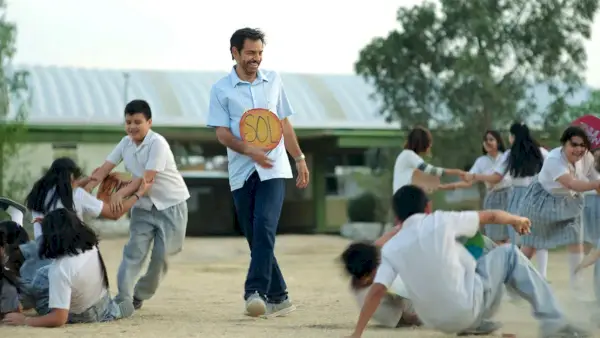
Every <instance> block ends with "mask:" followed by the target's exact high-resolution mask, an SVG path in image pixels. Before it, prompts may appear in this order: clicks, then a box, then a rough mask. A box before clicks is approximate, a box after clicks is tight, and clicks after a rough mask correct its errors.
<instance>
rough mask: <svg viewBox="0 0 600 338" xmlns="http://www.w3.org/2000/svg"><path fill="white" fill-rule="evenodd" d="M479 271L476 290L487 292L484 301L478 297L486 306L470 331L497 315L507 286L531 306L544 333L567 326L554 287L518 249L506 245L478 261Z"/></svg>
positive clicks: (482, 308) (493, 250)
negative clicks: (551, 286) (553, 291)
mask: <svg viewBox="0 0 600 338" xmlns="http://www.w3.org/2000/svg"><path fill="white" fill-rule="evenodd" d="M476 272H477V274H478V275H479V277H480V278H478V279H476V282H475V290H483V298H481V296H480V295H476V296H475V297H476V299H477V298H480V299H482V306H481V307H480V309H481V311H480V314H479V318H478V320H477V321H476V322H475V324H474V326H473V327H472V328H470V329H475V328H477V327H478V326H479V325H481V323H483V322H484V321H486V320H489V319H491V318H492V317H493V316H494V315H495V314H496V312H497V310H498V308H499V306H500V303H501V301H502V295H503V290H504V285H506V286H507V287H509V288H511V289H512V290H514V291H515V292H516V293H517V294H518V295H519V296H521V297H522V298H523V299H524V300H526V301H527V302H529V304H531V306H532V308H533V316H534V317H535V319H536V320H538V321H539V323H540V327H541V331H542V333H545V334H549V333H553V332H556V331H558V330H560V329H561V328H563V327H564V326H565V325H567V320H566V318H565V316H564V314H563V312H562V311H561V310H560V308H559V305H558V302H557V300H556V298H555V297H554V294H553V293H552V290H551V289H550V286H549V285H548V283H547V282H546V280H545V279H544V277H542V276H541V275H540V273H539V272H538V271H537V270H536V269H535V267H533V265H532V264H531V262H530V261H529V259H527V257H525V255H523V253H521V251H520V250H519V248H518V247H517V246H515V245H512V244H505V245H501V246H498V247H496V248H495V249H492V250H491V251H490V252H488V253H487V254H486V255H484V256H483V257H481V258H480V259H479V260H478V261H477V268H476ZM478 284H479V285H478Z"/></svg>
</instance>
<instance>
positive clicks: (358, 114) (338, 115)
mask: <svg viewBox="0 0 600 338" xmlns="http://www.w3.org/2000/svg"><path fill="white" fill-rule="evenodd" d="M18 68H20V69H26V70H28V71H29V73H30V76H29V78H28V81H29V88H30V92H31V94H32V100H31V106H30V109H29V117H28V121H29V122H30V123H32V124H46V125H57V126H59V125H84V124H96V125H113V126H117V125H119V126H120V125H121V124H122V123H123V114H122V112H123V108H124V105H125V103H126V102H127V101H129V100H131V99H134V98H141V99H145V100H147V101H148V102H149V103H150V105H151V107H152V111H153V122H154V124H155V125H157V126H193V125H197V126H199V127H200V126H205V125H206V116H207V109H208V101H209V95H210V89H211V86H212V85H213V83H215V82H216V81H217V80H219V79H220V78H221V77H223V76H225V75H226V74H227V73H225V72H208V71H160V70H116V69H93V68H73V67H55V66H22V67H18ZM124 74H129V80H128V85H127V86H126V85H125V83H126V80H125V76H124ZM281 77H282V79H283V82H284V84H285V86H286V91H287V94H288V98H289V100H290V102H291V104H292V106H293V107H294V109H295V111H296V114H295V115H294V116H292V118H291V120H292V122H293V123H294V126H295V127H297V128H317V129H397V128H398V124H397V123H393V124H389V123H386V122H385V120H384V117H383V116H382V115H380V114H379V107H380V105H379V103H378V101H376V100H374V99H373V98H372V93H373V91H374V89H373V87H372V86H370V85H369V84H368V83H366V82H365V81H364V80H363V79H362V78H361V77H359V76H356V75H322V74H290V73H281ZM125 87H127V89H126V88H125ZM590 89H591V88H589V87H585V88H584V89H582V90H581V91H579V92H577V93H575V94H574V95H573V96H572V97H571V98H569V100H568V101H569V103H571V104H577V103H580V102H582V101H584V100H586V99H587V98H588V97H589V93H590ZM531 94H533V96H534V97H536V99H537V100H538V105H539V109H540V111H543V110H544V109H545V107H546V106H547V105H548V104H549V103H550V102H551V100H550V95H549V94H548V90H547V86H544V85H537V86H535V87H534V88H532V89H531ZM13 113H14V112H13ZM540 119H541V115H537V116H536V115H534V116H531V117H530V118H529V119H528V122H529V123H530V124H531V125H533V126H536V125H541V122H542V121H541V120H540Z"/></svg>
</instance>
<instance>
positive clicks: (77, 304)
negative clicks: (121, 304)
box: [48, 248, 108, 314]
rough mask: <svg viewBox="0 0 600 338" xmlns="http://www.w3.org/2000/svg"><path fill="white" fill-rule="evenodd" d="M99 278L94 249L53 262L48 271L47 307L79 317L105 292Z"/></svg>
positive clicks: (101, 280) (102, 276)
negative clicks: (67, 311) (78, 315)
mask: <svg viewBox="0 0 600 338" xmlns="http://www.w3.org/2000/svg"><path fill="white" fill-rule="evenodd" d="M103 278H104V275H103V273H102V265H101V264H100V258H99V256H98V249H97V248H93V249H91V250H88V251H85V252H83V253H80V254H79V255H77V256H64V257H61V258H58V259H55V260H53V261H52V263H50V267H49V270H48V282H49V291H48V293H49V303H48V306H49V307H50V309H62V310H69V313H73V314H80V313H83V312H84V311H85V310H87V309H89V308H90V307H92V306H93V305H95V304H96V303H97V302H98V301H99V300H100V299H101V298H102V297H104V296H105V295H106V293H107V292H108V291H107V290H106V288H105V287H104V281H103Z"/></svg>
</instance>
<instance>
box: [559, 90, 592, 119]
mask: <svg viewBox="0 0 600 338" xmlns="http://www.w3.org/2000/svg"><path fill="white" fill-rule="evenodd" d="M599 113H600V90H594V91H592V92H591V93H590V97H589V98H588V99H587V100H586V101H584V102H581V103H580V104H577V105H571V106H569V107H568V108H567V109H566V110H565V113H564V114H563V116H561V119H560V120H559V123H560V125H563V126H567V125H569V124H571V122H573V121H574V120H576V119H578V118H580V117H582V116H585V115H595V116H598V114H599Z"/></svg>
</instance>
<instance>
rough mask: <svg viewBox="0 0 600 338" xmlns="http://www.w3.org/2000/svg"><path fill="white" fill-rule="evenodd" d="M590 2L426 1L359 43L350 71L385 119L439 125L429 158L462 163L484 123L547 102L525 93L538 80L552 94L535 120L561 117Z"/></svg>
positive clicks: (503, 123) (594, 3)
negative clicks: (393, 26) (369, 90)
mask: <svg viewBox="0 0 600 338" xmlns="http://www.w3.org/2000/svg"><path fill="white" fill-rule="evenodd" d="M597 8H598V0H540V1H526V0H440V1H439V4H437V3H434V2H431V1H425V2H424V3H422V4H421V5H417V6H413V7H410V8H400V9H399V10H398V13H397V20H398V23H399V24H400V28H399V29H397V30H394V31H392V32H390V33H389V34H388V35H387V36H386V37H378V38H375V39H373V41H371V43H369V44H368V45H367V46H365V47H364V48H363V49H362V50H361V52H360V55H359V59H358V61H357V63H356V65H355V68H356V72H357V73H358V74H359V75H361V76H363V77H364V78H365V79H366V80H367V81H369V82H370V83H372V84H373V85H374V87H375V90H376V93H375V96H376V97H377V98H379V99H380V100H381V102H382V110H381V111H382V113H383V114H384V115H385V116H386V117H387V118H388V119H389V120H390V121H399V122H400V124H401V126H402V127H403V128H410V127H411V126H413V125H416V124H422V125H427V126H429V127H430V128H432V129H436V130H438V131H440V130H443V132H438V133H435V135H434V136H435V144H437V147H435V146H434V151H435V149H436V148H437V149H438V151H436V152H435V153H434V154H435V158H436V161H441V162H442V163H444V165H445V166H456V167H462V166H466V165H468V164H470V163H472V161H473V160H474V159H475V157H476V156H478V155H479V154H480V151H481V140H482V139H481V136H482V135H481V134H482V133H483V131H484V130H485V129H488V128H500V129H504V130H505V129H506V127H507V126H508V124H509V123H510V121H512V120H514V119H521V120H524V119H526V118H528V117H531V116H532V115H533V114H534V113H537V112H539V111H540V110H541V109H540V108H542V109H543V108H545V107H538V105H537V102H536V101H535V100H534V97H533V95H532V91H531V89H532V88H533V87H534V86H535V85H537V84H545V85H547V86H548V94H549V95H550V96H551V98H552V103H551V105H550V107H548V108H547V109H544V111H545V113H544V114H543V115H542V116H541V119H540V120H539V122H540V123H544V124H547V125H552V124H556V123H557V122H558V121H559V120H560V118H561V114H562V113H563V112H564V110H565V106H566V103H565V98H567V97H568V96H569V95H571V94H572V93H573V92H574V91H575V90H577V89H578V88H579V87H580V85H581V83H582V82H583V79H582V76H581V74H582V72H583V70H584V69H585V62H586V53H585V49H584V41H585V40H586V39H589V38H590V35H591V25H592V23H593V17H594V14H595V12H596V11H597ZM449 130H450V131H455V132H446V131H449ZM440 145H443V146H440ZM438 147H439V148H441V147H444V148H445V149H444V150H446V149H448V148H450V149H452V151H443V152H442V151H439V148H438Z"/></svg>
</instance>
